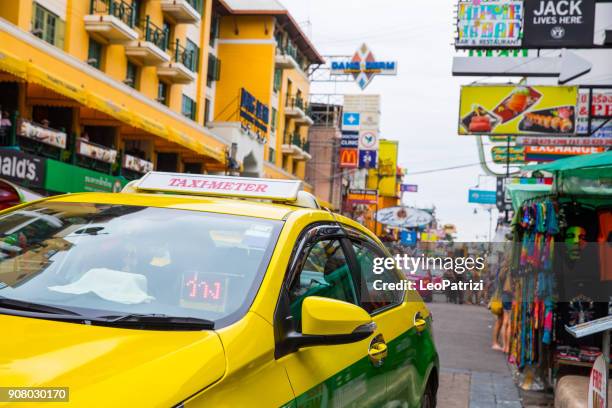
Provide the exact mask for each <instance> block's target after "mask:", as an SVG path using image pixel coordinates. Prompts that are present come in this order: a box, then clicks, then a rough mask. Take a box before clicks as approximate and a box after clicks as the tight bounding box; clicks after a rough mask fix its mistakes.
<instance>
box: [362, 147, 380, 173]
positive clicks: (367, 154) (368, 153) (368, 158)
mask: <svg viewBox="0 0 612 408" xmlns="http://www.w3.org/2000/svg"><path fill="white" fill-rule="evenodd" d="M376 167H378V151H377V150H359V168H360V169H375V168H376Z"/></svg>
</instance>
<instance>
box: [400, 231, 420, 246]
mask: <svg viewBox="0 0 612 408" xmlns="http://www.w3.org/2000/svg"><path fill="white" fill-rule="evenodd" d="M400 242H401V243H402V245H404V246H415V245H416V244H417V232H416V231H401V232H400Z"/></svg>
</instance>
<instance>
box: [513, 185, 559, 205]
mask: <svg viewBox="0 0 612 408" xmlns="http://www.w3.org/2000/svg"><path fill="white" fill-rule="evenodd" d="M506 190H508V194H510V198H511V199H512V208H514V210H515V211H516V210H518V208H519V207H520V206H521V204H523V202H525V201H527V200H529V199H532V198H534V197H541V196H544V195H548V194H551V192H552V185H550V184H507V185H506Z"/></svg>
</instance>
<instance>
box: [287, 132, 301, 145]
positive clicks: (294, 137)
mask: <svg viewBox="0 0 612 408" xmlns="http://www.w3.org/2000/svg"><path fill="white" fill-rule="evenodd" d="M285 144H287V145H293V146H297V147H299V148H300V149H301V148H302V145H303V143H302V137H301V136H300V134H299V133H292V134H291V133H290V134H286V135H285Z"/></svg>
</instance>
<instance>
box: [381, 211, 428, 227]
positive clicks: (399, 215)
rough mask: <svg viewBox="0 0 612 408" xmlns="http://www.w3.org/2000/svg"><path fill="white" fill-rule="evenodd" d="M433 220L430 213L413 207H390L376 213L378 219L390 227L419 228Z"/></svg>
mask: <svg viewBox="0 0 612 408" xmlns="http://www.w3.org/2000/svg"><path fill="white" fill-rule="evenodd" d="M432 220H433V217H432V215H431V214H430V213H428V212H427V211H423V210H419V209H418V208H413V207H389V208H383V209H382V210H379V211H378V212H377V213H376V221H378V222H379V223H381V224H384V225H388V226H390V227H399V228H418V227H422V226H425V225H427V224H429V223H430V222H431V221H432Z"/></svg>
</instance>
